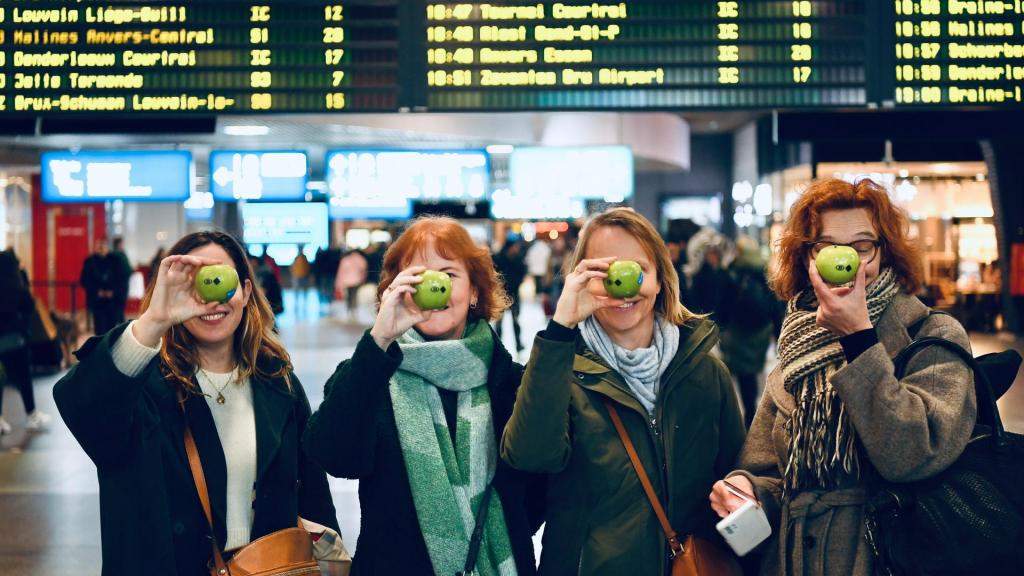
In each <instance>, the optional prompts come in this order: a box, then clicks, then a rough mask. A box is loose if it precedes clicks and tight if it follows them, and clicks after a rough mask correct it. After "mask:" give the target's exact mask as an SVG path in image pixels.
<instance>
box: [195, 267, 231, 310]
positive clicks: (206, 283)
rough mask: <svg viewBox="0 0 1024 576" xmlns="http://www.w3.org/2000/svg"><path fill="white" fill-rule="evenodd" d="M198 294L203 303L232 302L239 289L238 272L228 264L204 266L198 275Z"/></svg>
mask: <svg viewBox="0 0 1024 576" xmlns="http://www.w3.org/2000/svg"><path fill="white" fill-rule="evenodd" d="M195 287H196V293H198V294H199V297H200V298H202V299H203V302H220V303H221V304H223V303H225V302H227V301H228V300H231V297H232V296H234V295H235V290H237V289H238V272H237V271H236V270H235V269H234V268H233V267H231V266H228V265H226V264H215V265H213V266H203V267H202V268H200V269H199V272H197V273H196V280H195Z"/></svg>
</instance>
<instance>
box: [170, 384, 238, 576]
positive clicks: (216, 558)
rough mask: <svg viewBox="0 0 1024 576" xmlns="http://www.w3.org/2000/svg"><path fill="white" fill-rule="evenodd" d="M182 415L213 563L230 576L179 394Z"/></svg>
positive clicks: (190, 465)
mask: <svg viewBox="0 0 1024 576" xmlns="http://www.w3.org/2000/svg"><path fill="white" fill-rule="evenodd" d="M178 398H179V404H180V405H181V415H182V417H183V418H184V423H183V425H184V428H185V453H186V454H187V455H188V467H189V468H190V469H191V470H192V481H193V482H195V485H196V492H197V493H198V494H199V502H200V504H202V506H203V514H205V515H206V522H207V524H209V525H210V534H211V536H210V547H211V548H212V549H213V563H214V567H216V568H217V574H219V575H223V576H230V573H229V572H228V569H227V566H226V565H225V564H224V557H223V556H221V553H220V548H218V547H217V539H216V537H214V536H213V513H212V512H210V493H209V491H208V490H207V488H206V475H205V474H204V473H203V463H202V462H201V461H200V460H199V449H198V448H196V441H195V439H194V438H193V437H192V429H191V428H190V427H189V425H188V417H187V416H186V415H185V397H184V395H181V394H179V396H178Z"/></svg>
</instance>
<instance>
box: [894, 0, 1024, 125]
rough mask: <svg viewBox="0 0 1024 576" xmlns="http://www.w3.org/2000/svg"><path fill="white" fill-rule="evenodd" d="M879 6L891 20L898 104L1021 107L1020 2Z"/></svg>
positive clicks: (1023, 50)
mask: <svg viewBox="0 0 1024 576" xmlns="http://www.w3.org/2000/svg"><path fill="white" fill-rule="evenodd" d="M883 5H884V6H886V7H887V9H889V10H892V11H893V14H892V16H893V18H894V20H895V23H894V26H893V28H892V31H893V34H894V50H893V56H894V58H895V63H894V66H893V70H894V72H895V77H894V78H893V80H894V81H895V92H894V96H893V99H894V100H895V102H896V104H897V106H905V105H911V106H914V105H916V106H921V105H924V106H934V105H955V106H1007V105H1010V106H1019V105H1020V104H1021V103H1024V93H1022V87H1024V20H1022V19H1024V2H1021V1H1020V0H1012V1H1009V2H939V1H936V0H917V1H898V2H895V3H894V2H888V3H883Z"/></svg>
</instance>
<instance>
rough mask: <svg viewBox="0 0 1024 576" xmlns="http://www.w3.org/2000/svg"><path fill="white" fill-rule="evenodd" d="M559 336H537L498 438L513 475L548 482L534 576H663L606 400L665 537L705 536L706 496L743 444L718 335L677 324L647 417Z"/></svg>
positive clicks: (656, 536)
mask: <svg viewBox="0 0 1024 576" xmlns="http://www.w3.org/2000/svg"><path fill="white" fill-rule="evenodd" d="M559 329H560V330H561V331H563V332H564V331H565V330H566V329H565V328H564V327H561V326H552V327H549V329H548V330H547V331H545V332H542V333H541V334H539V335H538V336H537V338H536V340H535V342H534V347H533V355H532V357H531V358H530V363H529V364H528V365H527V367H526V373H525V375H524V377H523V384H522V386H521V387H520V389H519V393H518V397H517V399H516V405H515V409H514V410H513V413H512V418H511V419H510V420H509V422H508V425H507V426H506V428H505V434H504V437H503V439H502V457H503V458H504V459H505V460H506V461H507V462H508V463H509V464H511V465H512V466H513V467H516V468H519V469H522V470H527V471H532V472H547V473H550V474H552V477H551V478H550V480H549V484H548V506H547V518H546V519H547V526H546V528H545V529H544V546H543V554H542V556H541V563H540V573H541V574H542V575H543V574H551V575H555V574H557V575H559V576H561V575H565V574H614V575H622V574H629V575H631V576H660V575H662V574H665V570H666V568H667V564H668V563H667V562H666V553H667V551H668V547H667V546H666V544H665V537H664V535H663V533H662V530H661V527H660V526H659V525H658V520H657V518H656V517H655V515H654V512H653V510H652V509H651V506H650V504H649V503H648V501H647V499H646V497H645V496H644V492H643V488H642V487H641V485H640V481H639V479H638V478H637V476H636V473H635V472H634V471H633V468H632V466H631V464H630V461H629V457H628V456H627V454H626V450H625V448H623V446H622V443H621V441H620V440H619V437H618V435H617V434H616V432H615V428H614V426H613V425H612V423H611V420H610V419H609V417H608V411H607V408H606V407H605V406H604V401H605V400H610V401H612V402H614V403H615V404H616V407H617V408H618V411H619V414H620V415H621V416H622V420H623V423H624V425H625V427H626V430H627V431H628V432H629V435H630V437H631V439H632V440H633V443H634V444H635V445H636V449H637V452H638V453H639V455H640V458H641V460H642V461H643V463H644V467H645V469H646V470H647V473H648V475H649V476H650V478H651V482H652V483H653V484H654V486H655V489H656V490H657V492H658V494H659V495H660V497H661V500H662V502H663V503H665V504H667V505H666V511H667V513H668V516H669V520H670V521H671V522H672V526H673V528H675V529H676V531H677V532H679V533H680V534H681V535H685V534H699V535H702V536H704V537H707V538H713V535H714V534H715V530H714V522H715V517H714V514H713V512H712V511H711V508H710V506H709V503H708V494H710V492H711V487H712V485H713V484H714V482H715V481H716V480H718V479H720V478H723V477H724V476H725V474H727V473H728V472H729V471H730V470H731V469H732V466H733V464H734V463H735V461H736V457H737V455H738V454H739V451H740V447H741V446H742V444H743V436H744V432H743V421H742V419H741V418H740V412H739V407H738V404H737V400H736V394H735V392H734V391H733V385H732V380H731V378H730V377H729V372H728V371H727V370H726V368H725V366H724V365H723V364H722V363H721V362H720V361H719V360H718V359H717V358H715V357H714V356H712V355H711V354H710V352H711V349H712V348H713V347H714V345H715V343H716V342H718V330H717V328H716V327H715V325H714V324H713V323H712V322H710V321H708V320H694V321H692V322H691V323H688V324H687V325H685V326H681V327H680V332H681V334H680V343H679V351H678V353H677V354H676V357H675V360H673V362H672V364H671V365H670V366H669V368H668V370H667V371H666V372H665V375H664V376H663V377H662V385H661V389H660V392H659V396H658V401H657V404H656V407H655V414H654V416H653V418H651V417H649V416H648V414H647V412H646V411H645V410H644V409H643V407H642V406H641V405H640V403H639V402H638V401H637V400H636V399H635V398H634V397H633V395H632V394H631V393H630V392H629V388H628V386H627V385H626V383H625V382H624V381H623V379H622V377H621V376H620V375H619V374H617V373H616V372H613V371H612V370H611V369H610V368H608V366H607V365H605V364H604V362H603V361H602V360H601V359H600V358H598V357H597V356H596V355H595V354H594V353H593V352H591V351H589V350H587V349H586V346H585V345H584V344H583V340H582V338H580V337H579V336H578V335H577V336H576V338H575V341H570V340H567V339H566V340H563V341H558V340H555V339H554V337H555V335H556V334H557V333H558V332H559Z"/></svg>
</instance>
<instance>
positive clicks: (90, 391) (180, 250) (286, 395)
mask: <svg viewBox="0 0 1024 576" xmlns="http://www.w3.org/2000/svg"><path fill="white" fill-rule="evenodd" d="M212 264H226V265H229V266H232V267H234V268H235V270H236V271H237V272H238V277H239V280H240V283H239V287H238V289H237V290H236V291H235V293H234V295H233V296H231V298H230V300H228V301H226V302H223V303H220V302H209V303H203V302H202V301H201V300H200V299H199V298H198V296H197V294H196V293H195V290H194V288H193V283H194V279H195V275H196V273H197V272H198V270H199V269H200V268H201V267H203V266H207V265H212ZM273 325H274V316H273V313H272V312H271V311H270V306H269V304H267V300H266V298H265V297H264V296H263V294H262V292H261V291H260V290H258V289H256V287H255V285H254V282H253V272H252V268H251V267H250V266H249V261H248V259H247V258H246V256H245V253H244V252H243V250H242V247H241V246H239V244H238V242H237V241H236V240H235V239H234V238H232V237H230V236H228V235H226V234H222V233H219V232H197V233H194V234H189V235H188V236H185V237H184V238H182V239H181V240H179V241H178V242H177V243H176V244H175V245H174V246H173V247H171V249H170V251H169V252H168V255H167V256H166V257H165V258H164V259H163V260H162V261H161V263H160V268H159V271H158V272H157V277H156V281H155V282H153V283H152V284H151V285H150V287H149V289H148V291H147V293H146V296H145V298H144V300H143V302H142V315H141V316H140V317H139V319H138V320H135V321H134V322H131V323H130V324H127V325H121V326H119V327H117V328H115V329H113V330H111V331H110V332H109V333H108V334H106V335H105V336H103V337H96V338H92V339H90V340H89V341H88V342H86V343H85V345H83V346H82V348H81V350H79V351H78V352H77V355H78V358H79V360H80V362H79V364H78V365H76V366H75V367H74V368H72V370H71V371H70V372H69V373H68V374H67V375H66V376H65V377H64V378H62V379H61V380H60V382H58V383H57V385H56V387H55V388H54V393H53V394H54V399H55V400H56V401H57V408H58V409H59V410H60V413H61V416H63V418H64V421H65V423H66V424H67V425H68V428H70V429H71V432H72V434H74V435H75V438H76V439H77V440H78V442H79V443H80V444H81V445H82V448H84V449H85V451H86V453H87V454H88V455H89V457H90V458H91V459H92V460H93V462H95V463H96V467H97V470H98V473H99V480H100V502H101V505H100V524H101V528H102V535H103V574H104V575H105V576H109V575H115V574H117V575H120V574H135V573H138V572H139V571H140V570H143V571H145V572H146V573H147V574H159V575H165V574H166V575H179V576H183V575H186V574H189V575H192V574H206V573H208V569H207V563H208V561H209V560H210V557H211V555H212V549H211V543H212V544H213V545H215V546H217V547H218V549H220V550H223V551H231V550H233V549H235V548H238V547H241V546H244V545H246V544H248V543H249V542H250V541H251V540H255V539H257V538H260V537H262V536H265V535H267V534H270V533H272V532H275V531H278V530H282V529H285V528H292V527H295V526H296V523H297V521H298V517H299V516H300V515H301V516H302V517H303V518H305V519H308V520H312V521H313V522H316V523H319V524H322V525H324V526H328V527H330V528H333V529H335V530H337V529H338V523H337V519H336V517H335V511H334V506H333V504H332V503H331V495H330V491H329V489H328V486H327V476H326V475H325V474H324V472H323V471H322V470H321V469H320V468H319V467H317V466H316V465H315V464H314V463H313V462H312V461H310V460H309V459H308V458H307V457H306V455H305V454H304V453H303V451H302V448H301V446H300V444H299V440H300V438H301V436H302V432H303V430H304V429H305V427H306V421H307V419H308V418H309V413H310V409H309V403H308V402H307V400H306V394H305V392H304V391H303V389H302V385H301V384H300V383H299V381H298V379H297V378H296V377H295V374H294V373H293V372H292V365H291V361H290V359H289V356H288V353H287V352H286V351H285V349H284V347H283V346H282V345H281V343H280V342H279V341H278V339H277V337H276V336H275V335H274V333H273ZM186 427H187V428H188V429H189V430H191V433H192V436H193V437H194V438H195V444H196V445H197V447H198V453H199V459H200V461H201V466H202V470H203V474H204V476H205V477H206V483H207V485H208V492H209V498H210V501H211V504H212V506H211V507H212V516H213V527H212V531H211V527H210V523H209V522H208V521H207V518H206V516H205V514H204V511H203V508H202V507H201V506H200V501H199V498H198V497H197V490H196V486H195V484H194V482H193V477H192V474H191V471H190V468H189V462H188V459H187V457H186V451H185V447H184V442H183V438H184V436H183V435H184V433H185V429H186Z"/></svg>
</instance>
